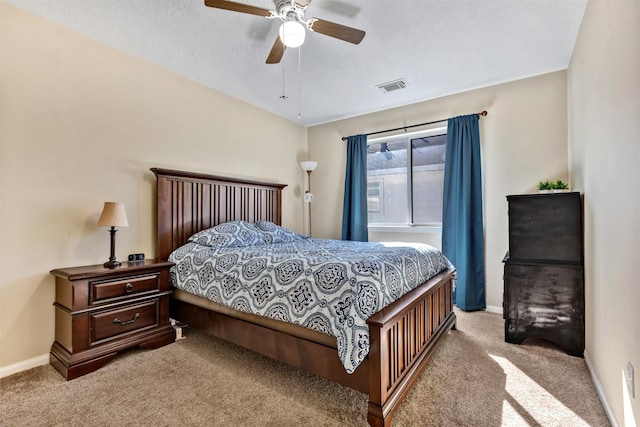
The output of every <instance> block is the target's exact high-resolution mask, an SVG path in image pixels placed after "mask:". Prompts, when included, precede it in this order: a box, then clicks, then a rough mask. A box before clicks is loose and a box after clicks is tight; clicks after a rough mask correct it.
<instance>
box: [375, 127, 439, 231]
mask: <svg viewBox="0 0 640 427" xmlns="http://www.w3.org/2000/svg"><path fill="white" fill-rule="evenodd" d="M447 130H448V129H447V125H446V122H445V125H444V126H437V127H433V128H430V129H424V130H420V131H415V132H407V133H404V134H395V135H390V136H383V137H379V138H371V139H369V140H368V141H367V144H368V145H370V144H382V143H384V142H388V141H392V140H397V139H398V137H400V136H402V137H406V138H407V170H406V173H407V223H403V224H401V223H374V224H371V223H369V220H368V218H367V227H368V229H369V231H373V232H390V233H394V232H412V233H441V232H442V221H440V222H421V223H416V222H414V218H413V217H414V214H413V148H412V147H411V140H412V139H415V138H416V137H421V138H425V137H433V136H438V135H446V134H447ZM381 187H382V184H381ZM382 197H383V196H381V198H382ZM367 212H368V208H367Z"/></svg>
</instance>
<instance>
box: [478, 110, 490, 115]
mask: <svg viewBox="0 0 640 427" xmlns="http://www.w3.org/2000/svg"><path fill="white" fill-rule="evenodd" d="M479 114H480V115H481V116H486V115H487V114H489V113H487V110H483V111H482V112H481V113H479Z"/></svg>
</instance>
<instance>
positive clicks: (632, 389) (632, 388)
mask: <svg viewBox="0 0 640 427" xmlns="http://www.w3.org/2000/svg"><path fill="white" fill-rule="evenodd" d="M626 380H627V389H628V390H629V395H630V396H631V398H632V399H635V398H636V391H635V390H636V385H635V381H634V379H633V365H632V364H631V362H628V363H627V375H626Z"/></svg>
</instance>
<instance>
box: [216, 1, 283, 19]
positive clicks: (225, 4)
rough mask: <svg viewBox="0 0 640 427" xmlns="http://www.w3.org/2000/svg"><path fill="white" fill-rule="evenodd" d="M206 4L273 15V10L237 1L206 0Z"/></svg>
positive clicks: (243, 11) (254, 13)
mask: <svg viewBox="0 0 640 427" xmlns="http://www.w3.org/2000/svg"><path fill="white" fill-rule="evenodd" d="M204 4H205V6H209V7H215V8H217V9H225V10H232V11H234V12H242V13H248V14H250V15H258V16H265V17H266V16H271V11H270V10H268V9H263V8H261V7H256V6H251V5H248V4H244V3H236V2H233V1H228V0H204Z"/></svg>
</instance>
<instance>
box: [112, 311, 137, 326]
mask: <svg viewBox="0 0 640 427" xmlns="http://www.w3.org/2000/svg"><path fill="white" fill-rule="evenodd" d="M138 317H140V313H136V314H135V315H134V316H133V319H131V320H125V321H124V322H123V321H122V320H120V319H118V318H117V317H116V318H115V319H113V323H114V324H115V325H122V326H124V325H130V324H132V323H133V322H135V321H136V319H137V318H138Z"/></svg>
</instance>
